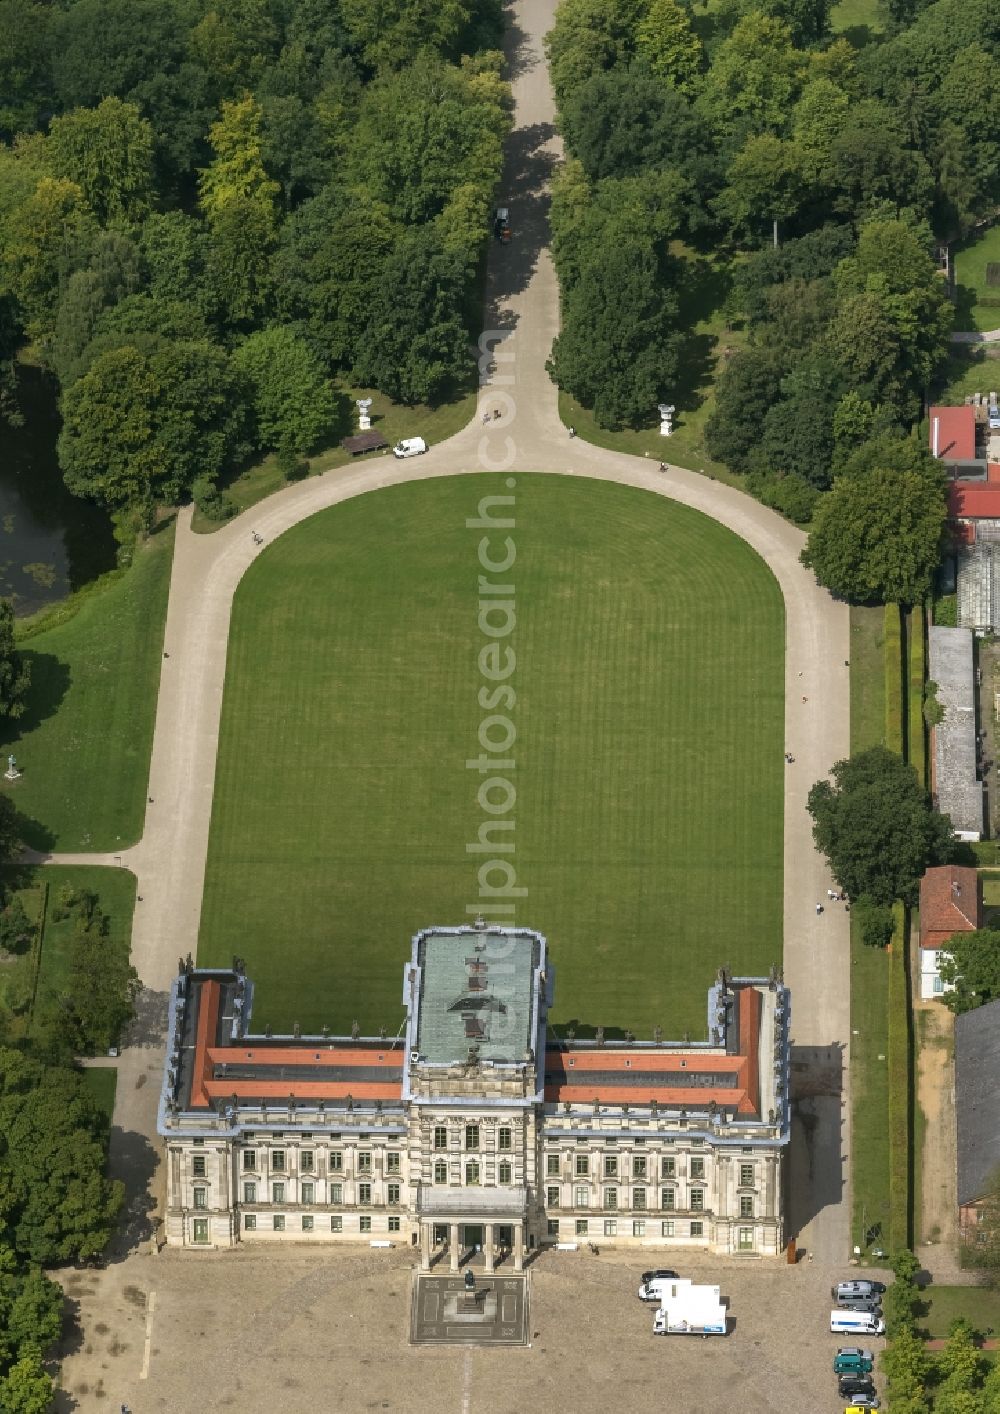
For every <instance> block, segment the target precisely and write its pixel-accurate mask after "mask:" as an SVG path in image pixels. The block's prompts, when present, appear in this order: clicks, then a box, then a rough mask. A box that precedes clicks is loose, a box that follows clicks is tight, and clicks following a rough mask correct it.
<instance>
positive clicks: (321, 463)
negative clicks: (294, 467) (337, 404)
mask: <svg viewBox="0 0 1000 1414" xmlns="http://www.w3.org/2000/svg"><path fill="white" fill-rule="evenodd" d="M342 393H343V396H344V399H345V401H346V403H347V404H348V409H349V410H348V414H347V415H348V418H349V421H348V422H347V424H346V427H348V428H349V429H350V430H351V431H357V409H356V408H355V406H354V401H355V399H356V398H372V399H374V403H373V406H372V410H371V415H372V430H373V431H375V432H378V433H380V434H381V435H382V436H383V437H384V438H385V440H386V441H387V442H388V444H389V447H392V446H393V445H394V444H395V443H396V442H398V441H399V440H400V439H401V438H403V437H423V438H424V440H425V441H426V442H427V444H428V445H429V446H430V445H432V444H433V443H435V442H444V441H445V440H446V439H447V438H448V437H454V435H455V433H456V432H461V430H462V428H463V427H465V426H466V425H467V424H468V423H470V422H471V421H472V419H473V418H474V417H475V415H476V401H477V398H478V393H477V391H475V390H472V391H470V392H467V393H463V394H461V395H460V396H459V397H457V398H455V399H454V400H453V401H452V402H450V403H443V404H442V405H441V406H440V407H434V408H431V407H427V406H425V405H424V404H423V403H418V404H416V405H415V406H413V407H407V406H404V405H403V404H402V403H394V402H393V401H392V399H391V398H388V397H387V396H386V395H385V393H380V392H379V391H378V390H377V389H376V388H345V389H343V390H342ZM341 435H343V436H346V435H347V431H346V430H345V431H344V432H343V433H342V434H341ZM389 455H390V453H389V451H388V449H386V450H385V451H384V452H374V453H372V452H370V453H367V454H366V456H365V458H364V460H368V458H369V457H371V456H389ZM353 460H354V458H352V457H351V455H350V453H348V452H345V451H344V449H343V447H342V446H341V445H340V443H339V441H338V442H335V443H334V444H333V446H331V447H325V448H324V449H323V450H322V451H319V452H317V453H316V454H315V456H312V457H309V458H308V463H309V475H310V476H318V475H319V474H320V473H321V472H324V471H330V470H332V469H333V468H335V467H338V466H347V465H348V464H349V463H350V462H351V461H353ZM285 485H287V482H286V480H285V477H284V475H283V473H282V472H281V470H280V468H279V467H278V458H277V456H276V455H273V454H272V455H271V456H267V457H264V458H263V460H262V461H259V462H257V463H255V464H254V465H253V466H252V467H248V468H247V470H246V471H244V472H242V473H241V474H240V475H239V476H237V477H235V478H234V479H233V480H232V481H229V482H228V483H225V484H224V485H223V486H222V488H221V489H222V490H224V491H225V494H226V496H227V498H228V499H229V501H230V503H231V504H232V505H233V507H234V508H235V512H234V513H235V514H237V515H238V514H239V513H240V512H241V511H245V510H248V509H249V507H250V506H256V505H257V503H258V502H259V501H263V500H264V499H265V498H266V497H268V496H272V495H273V494H274V492H275V491H280V490H281V488H282V487H283V486H285ZM224 524H225V521H219V520H209V518H208V517H207V516H204V515H202V514H201V512H200V511H197V510H196V511H195V513H194V516H193V518H192V521H191V527H192V529H193V530H196V531H197V532H198V533H199V534H202V535H210V534H211V533H212V532H213V531H215V530H219V529H221V527H222V526H223V525H224Z"/></svg>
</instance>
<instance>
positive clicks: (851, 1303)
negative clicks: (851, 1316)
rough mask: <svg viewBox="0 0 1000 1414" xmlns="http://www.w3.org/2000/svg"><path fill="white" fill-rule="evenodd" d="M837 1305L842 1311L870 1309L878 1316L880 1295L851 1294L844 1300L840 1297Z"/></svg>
mask: <svg viewBox="0 0 1000 1414" xmlns="http://www.w3.org/2000/svg"><path fill="white" fill-rule="evenodd" d="M837 1305H838V1306H839V1307H840V1309H841V1310H842V1311H872V1312H874V1313H875V1314H876V1315H878V1316H881V1314H882V1298H881V1296H852V1297H850V1298H849V1299H846V1300H845V1299H844V1298H843V1297H841V1298H840V1299H839V1300H838V1302H837Z"/></svg>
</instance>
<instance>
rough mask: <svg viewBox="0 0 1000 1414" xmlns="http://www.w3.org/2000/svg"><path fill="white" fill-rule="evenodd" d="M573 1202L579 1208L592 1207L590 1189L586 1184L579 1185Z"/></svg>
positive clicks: (574, 1193)
mask: <svg viewBox="0 0 1000 1414" xmlns="http://www.w3.org/2000/svg"><path fill="white" fill-rule="evenodd" d="M573 1202H574V1205H575V1206H576V1207H577V1208H589V1207H590V1189H589V1188H588V1187H587V1185H586V1184H585V1183H578V1184H577V1186H576V1188H575V1189H574V1191H573Z"/></svg>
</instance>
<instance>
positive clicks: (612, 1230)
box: [604, 1218, 618, 1237]
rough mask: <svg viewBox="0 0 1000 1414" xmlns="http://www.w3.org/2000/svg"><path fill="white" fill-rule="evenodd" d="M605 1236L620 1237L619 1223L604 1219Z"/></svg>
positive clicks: (611, 1219)
mask: <svg viewBox="0 0 1000 1414" xmlns="http://www.w3.org/2000/svg"><path fill="white" fill-rule="evenodd" d="M604 1236H605V1237H617V1236H618V1223H617V1221H616V1220H615V1219H614V1218H605V1219H604Z"/></svg>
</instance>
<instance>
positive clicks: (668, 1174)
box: [660, 1159, 677, 1178]
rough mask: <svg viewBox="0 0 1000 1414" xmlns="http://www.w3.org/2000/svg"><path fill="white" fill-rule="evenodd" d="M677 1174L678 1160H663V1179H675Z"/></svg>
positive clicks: (661, 1172)
mask: <svg viewBox="0 0 1000 1414" xmlns="http://www.w3.org/2000/svg"><path fill="white" fill-rule="evenodd" d="M676 1172H677V1160H676V1159H664V1160H663V1165H662V1167H661V1169H660V1175H661V1177H663V1178H673V1177H674V1175H675V1174H676Z"/></svg>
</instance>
